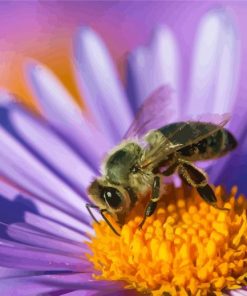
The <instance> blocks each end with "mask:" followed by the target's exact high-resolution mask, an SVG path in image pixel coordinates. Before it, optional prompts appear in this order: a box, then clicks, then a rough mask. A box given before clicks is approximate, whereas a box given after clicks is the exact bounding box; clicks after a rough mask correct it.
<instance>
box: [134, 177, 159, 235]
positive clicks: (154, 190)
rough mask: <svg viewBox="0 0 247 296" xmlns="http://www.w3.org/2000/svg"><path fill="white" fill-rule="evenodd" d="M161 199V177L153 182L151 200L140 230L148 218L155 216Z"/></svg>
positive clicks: (155, 178)
mask: <svg viewBox="0 0 247 296" xmlns="http://www.w3.org/2000/svg"><path fill="white" fill-rule="evenodd" d="M159 199H160V176H155V177H154V181H153V185H152V195H151V200H150V201H149V202H148V204H147V207H146V209H145V213H144V217H143V220H142V222H141V223H140V225H139V229H141V228H142V226H143V224H144V223H145V221H146V219H147V217H150V216H152V215H153V213H154V212H155V209H156V207H157V203H158V201H159Z"/></svg>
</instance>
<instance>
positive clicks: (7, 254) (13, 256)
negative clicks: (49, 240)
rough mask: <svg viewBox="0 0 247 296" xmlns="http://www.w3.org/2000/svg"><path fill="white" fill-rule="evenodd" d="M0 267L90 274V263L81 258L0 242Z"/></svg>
mask: <svg viewBox="0 0 247 296" xmlns="http://www.w3.org/2000/svg"><path fill="white" fill-rule="evenodd" d="M0 256H1V262H0V265H1V266H3V267H10V268H17V269H24V270H30V271H35V270H36V271H56V270H57V271H74V272H79V271H80V272H85V271H87V272H90V271H91V270H92V266H91V264H90V262H88V261H86V260H83V258H81V257H79V256H78V257H76V256H73V257H72V256H69V255H66V254H63V253H61V252H52V251H49V252H48V251H45V250H44V249H41V248H34V247H28V246H26V245H21V244H18V243H15V242H5V241H3V240H0Z"/></svg>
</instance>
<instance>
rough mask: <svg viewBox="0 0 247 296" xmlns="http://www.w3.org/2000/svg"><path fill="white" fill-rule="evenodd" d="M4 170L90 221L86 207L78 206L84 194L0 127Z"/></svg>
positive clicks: (3, 172) (2, 169)
mask: <svg viewBox="0 0 247 296" xmlns="http://www.w3.org/2000/svg"><path fill="white" fill-rule="evenodd" d="M0 160H1V164H2V165H1V167H0V172H1V174H2V175H4V176H6V177H8V178H9V179H10V180H12V181H14V182H15V183H16V184H18V185H19V186H20V187H22V188H24V189H26V190H27V191H29V192H31V193H33V194H34V195H35V194H36V195H38V196H41V197H43V198H47V197H49V201H50V202H53V203H54V204H55V205H57V206H60V207H61V208H63V209H66V211H67V212H68V213H70V214H71V215H72V216H73V215H74V216H77V217H79V216H81V215H82V213H83V216H81V217H83V220H84V221H88V220H89V216H88V213H87V211H86V209H85V208H84V207H81V208H80V209H79V208H78V205H80V204H81V203H82V198H81V197H80V196H79V195H78V194H76V193H75V192H74V191H73V190H71V188H69V187H68V186H67V185H66V184H65V183H64V182H62V181H61V180H59V179H58V178H57V176H55V175H54V174H53V173H52V172H51V171H50V170H49V169H47V168H45V167H44V166H43V164H42V163H41V162H40V161H38V160H37V159H35V158H34V157H33V156H32V155H31V154H30V153H29V152H28V151H27V150H26V149H25V148H24V147H22V146H21V145H20V144H19V143H18V142H17V141H16V140H15V139H14V138H13V137H12V136H10V135H9V134H8V133H7V132H6V131H5V130H3V129H1V128H0Z"/></svg>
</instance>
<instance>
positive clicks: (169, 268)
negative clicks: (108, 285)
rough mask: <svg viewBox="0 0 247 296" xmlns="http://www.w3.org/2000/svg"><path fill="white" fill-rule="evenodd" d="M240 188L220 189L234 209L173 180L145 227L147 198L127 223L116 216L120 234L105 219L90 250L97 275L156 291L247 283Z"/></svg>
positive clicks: (192, 291) (200, 290) (218, 290)
mask: <svg viewBox="0 0 247 296" xmlns="http://www.w3.org/2000/svg"><path fill="white" fill-rule="evenodd" d="M236 192H237V188H236V187H233V188H232V190H231V194H230V195H226V193H225V192H224V190H223V189H222V187H220V186H219V187H217V188H216V189H215V193H216V196H217V199H218V205H219V207H223V206H224V208H228V209H229V211H223V210H219V209H216V208H214V207H212V206H209V205H208V204H207V203H205V202H204V201H203V200H202V199H201V198H200V197H199V196H198V194H197V192H196V191H195V190H194V189H189V188H188V187H186V186H184V185H183V186H182V187H180V188H175V187H173V186H172V185H171V186H169V187H168V191H167V192H166V194H164V195H163V197H162V199H161V201H160V202H159V204H158V208H157V210H156V212H155V214H154V215H153V216H151V217H149V218H147V220H146V222H145V224H144V226H143V227H142V230H139V229H138V225H139V223H140V222H141V220H142V218H143V213H144V209H145V202H146V201H142V202H140V203H139V204H137V205H136V206H135V208H134V209H133V211H132V212H131V213H130V216H129V217H128V221H127V223H126V224H125V225H124V226H123V227H122V229H119V228H117V227H118V226H117V225H116V223H115V224H114V221H112V220H111V222H112V223H113V225H114V227H116V228H117V229H118V230H119V232H120V234H121V236H120V237H118V236H116V235H115V234H114V233H113V232H112V230H111V229H110V228H109V227H108V226H107V224H106V223H105V222H101V223H100V224H97V223H95V224H94V229H95V233H96V234H95V236H94V237H92V240H91V242H90V243H89V246H90V249H91V251H92V254H90V255H88V258H89V260H90V261H91V262H92V263H93V264H94V267H95V269H96V270H99V271H100V275H97V276H95V277H96V278H98V279H107V280H123V281H125V282H126V288H135V289H137V290H138V291H140V292H146V293H150V294H151V295H157V296H160V295H172V296H174V295H181V296H182V295H209V293H214V295H223V294H222V293H223V291H225V289H237V288H240V287H242V286H244V285H246V284H247V281H246V276H247V263H246V262H247V220H246V209H247V201H246V199H245V198H244V196H241V195H240V196H238V197H237V198H236V197H235V195H236ZM224 201H225V202H224ZM109 219H110V218H109ZM210 295H211V294H210Z"/></svg>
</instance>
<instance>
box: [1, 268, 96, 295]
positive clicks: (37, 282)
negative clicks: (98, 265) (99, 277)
mask: <svg viewBox="0 0 247 296" xmlns="http://www.w3.org/2000/svg"><path fill="white" fill-rule="evenodd" d="M84 286H85V290H87V289H93V288H94V287H95V286H96V283H95V281H94V280H91V274H87V273H83V274H82V273H80V274H78V273H75V274H69V275H68V274H65V275H62V274H55V275H41V276H32V277H31V276H30V277H24V278H17V279H6V280H2V281H1V283H0V288H1V293H3V294H4V295H15V296H33V295H41V294H42V295H50V294H48V293H52V292H56V291H57V292H60V293H59V294H58V295H62V294H64V293H66V292H65V291H67V292H69V291H73V290H75V289H76V290H77V289H83V288H84ZM52 295H53V293H52Z"/></svg>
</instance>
